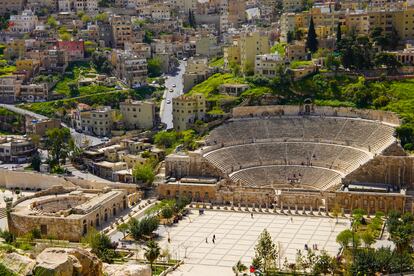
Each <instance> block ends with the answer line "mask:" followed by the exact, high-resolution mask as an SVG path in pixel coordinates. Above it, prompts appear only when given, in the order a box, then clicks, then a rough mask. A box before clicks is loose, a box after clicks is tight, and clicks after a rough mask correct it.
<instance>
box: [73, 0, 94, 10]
mask: <svg viewBox="0 0 414 276" xmlns="http://www.w3.org/2000/svg"><path fill="white" fill-rule="evenodd" d="M74 6H75V10H76V11H77V12H80V11H84V12H93V11H97V10H98V1H97V0H75V2H74Z"/></svg>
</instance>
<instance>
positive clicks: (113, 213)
mask: <svg viewBox="0 0 414 276" xmlns="http://www.w3.org/2000/svg"><path fill="white" fill-rule="evenodd" d="M112 216H116V206H115V203H114V204H113V205H112Z"/></svg>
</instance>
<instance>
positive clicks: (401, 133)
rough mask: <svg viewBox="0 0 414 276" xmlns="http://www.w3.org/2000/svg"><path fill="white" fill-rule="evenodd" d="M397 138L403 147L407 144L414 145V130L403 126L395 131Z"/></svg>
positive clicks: (408, 126) (409, 126)
mask: <svg viewBox="0 0 414 276" xmlns="http://www.w3.org/2000/svg"><path fill="white" fill-rule="evenodd" d="M395 131H396V132H397V136H398V138H399V139H400V141H401V145H403V146H405V145H406V144H413V143H414V128H413V126H411V125H408V124H403V125H401V126H399V127H397V129H396V130H395Z"/></svg>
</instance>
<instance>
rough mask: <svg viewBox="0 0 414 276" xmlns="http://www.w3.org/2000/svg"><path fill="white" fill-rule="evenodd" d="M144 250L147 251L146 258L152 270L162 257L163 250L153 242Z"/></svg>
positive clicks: (148, 243)
mask: <svg viewBox="0 0 414 276" xmlns="http://www.w3.org/2000/svg"><path fill="white" fill-rule="evenodd" d="M144 250H145V253H144V256H145V258H146V259H147V260H148V262H149V263H150V265H151V270H152V264H153V263H154V262H155V260H156V259H158V257H159V256H160V253H161V248H160V247H159V246H158V243H156V242H155V241H153V240H151V241H149V242H147V248H145V249H144Z"/></svg>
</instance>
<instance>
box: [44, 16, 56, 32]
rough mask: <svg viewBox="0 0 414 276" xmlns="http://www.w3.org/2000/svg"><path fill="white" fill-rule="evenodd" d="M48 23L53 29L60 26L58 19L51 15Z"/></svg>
mask: <svg viewBox="0 0 414 276" xmlns="http://www.w3.org/2000/svg"><path fill="white" fill-rule="evenodd" d="M46 24H47V25H49V27H50V28H52V29H56V28H57V26H58V23H57V21H56V19H55V18H54V17H53V16H49V17H48V18H47V21H46Z"/></svg>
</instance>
